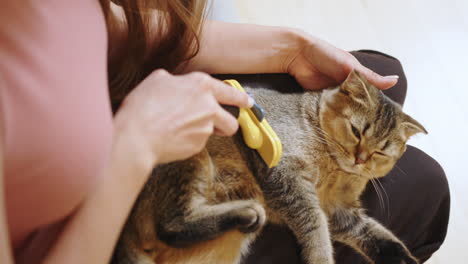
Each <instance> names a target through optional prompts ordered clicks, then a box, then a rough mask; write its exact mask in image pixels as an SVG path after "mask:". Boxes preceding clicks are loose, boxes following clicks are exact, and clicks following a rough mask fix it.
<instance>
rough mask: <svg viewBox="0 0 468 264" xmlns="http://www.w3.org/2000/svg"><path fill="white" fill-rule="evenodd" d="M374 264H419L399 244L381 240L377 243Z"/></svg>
mask: <svg viewBox="0 0 468 264" xmlns="http://www.w3.org/2000/svg"><path fill="white" fill-rule="evenodd" d="M377 247H378V253H377V254H376V256H375V263H376V264H419V261H418V260H417V259H416V258H415V257H414V256H413V255H412V254H411V253H410V252H409V250H408V249H407V248H406V247H405V246H404V245H403V244H401V243H400V242H396V241H388V240H381V241H378V242H377Z"/></svg>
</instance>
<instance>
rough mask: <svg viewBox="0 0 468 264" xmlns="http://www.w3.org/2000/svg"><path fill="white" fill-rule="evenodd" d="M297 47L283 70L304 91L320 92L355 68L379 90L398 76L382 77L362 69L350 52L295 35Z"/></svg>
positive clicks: (320, 41) (340, 80)
mask: <svg viewBox="0 0 468 264" xmlns="http://www.w3.org/2000/svg"><path fill="white" fill-rule="evenodd" d="M298 34H299V35H300V36H302V37H300V38H298V39H299V40H298V41H299V42H300V44H299V45H297V47H298V48H297V49H296V51H295V52H293V53H292V54H291V55H290V59H289V60H286V61H287V63H288V64H286V65H285V66H284V68H285V69H284V71H285V72H288V73H289V74H291V75H292V76H294V77H295V78H296V80H297V81H298V82H299V83H300V84H301V85H302V87H304V88H305V89H321V88H326V87H330V86H333V85H337V84H339V83H341V82H343V81H344V80H345V79H346V77H347V76H348V74H349V73H350V72H351V70H353V69H355V70H357V71H359V72H361V73H362V74H364V76H366V77H367V79H368V80H369V82H371V83H372V84H374V85H375V86H376V87H377V88H379V89H382V90H384V89H388V88H390V87H392V86H394V85H395V84H396V83H397V81H398V76H396V75H393V76H381V75H379V74H377V73H375V72H373V71H371V70H370V69H368V68H366V67H364V66H363V65H362V64H361V63H359V61H358V60H357V59H356V58H355V57H354V56H353V55H351V54H350V53H349V52H346V51H343V50H340V49H338V48H336V47H334V46H332V45H330V44H329V43H327V42H325V41H323V40H320V39H317V38H314V37H312V36H309V35H307V34H305V33H298Z"/></svg>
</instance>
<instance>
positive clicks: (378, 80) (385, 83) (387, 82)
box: [358, 65, 399, 90]
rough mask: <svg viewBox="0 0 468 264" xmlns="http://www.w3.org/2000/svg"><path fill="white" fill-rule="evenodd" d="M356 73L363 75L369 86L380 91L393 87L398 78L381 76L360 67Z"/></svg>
mask: <svg viewBox="0 0 468 264" xmlns="http://www.w3.org/2000/svg"><path fill="white" fill-rule="evenodd" d="M358 71H359V72H360V73H361V74H363V75H364V76H365V77H366V79H367V80H368V81H369V82H370V83H371V84H373V85H375V86H376V87H377V88H379V89H380V90H386V89H388V88H391V87H393V86H395V84H397V82H398V78H399V76H398V75H389V76H382V75H380V74H378V73H376V72H374V71H372V70H370V69H368V68H366V67H364V66H362V65H361V66H360V67H359V68H358Z"/></svg>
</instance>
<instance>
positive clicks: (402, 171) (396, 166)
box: [395, 164, 408, 176]
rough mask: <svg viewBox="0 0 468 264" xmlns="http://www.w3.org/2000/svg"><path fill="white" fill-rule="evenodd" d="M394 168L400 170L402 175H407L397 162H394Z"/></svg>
mask: <svg viewBox="0 0 468 264" xmlns="http://www.w3.org/2000/svg"><path fill="white" fill-rule="evenodd" d="M395 168H397V169H398V170H400V172H401V173H403V174H404V175H406V176H408V174H407V173H406V172H405V171H404V170H403V169H401V168H400V167H399V166H398V165H397V164H395Z"/></svg>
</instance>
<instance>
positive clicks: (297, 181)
mask: <svg viewBox="0 0 468 264" xmlns="http://www.w3.org/2000/svg"><path fill="white" fill-rule="evenodd" d="M275 78H279V79H277V80H279V81H278V83H281V82H285V83H286V84H287V85H289V86H295V87H297V83H295V82H294V81H293V80H292V79H289V77H286V76H277V77H275ZM253 86H255V85H250V87H244V88H246V90H248V91H249V92H250V93H252V94H253V95H254V98H255V99H256V100H257V102H258V103H259V105H261V106H262V107H263V108H264V109H265V112H266V114H267V119H268V121H269V123H270V124H271V126H272V127H273V128H274V129H275V131H276V132H277V134H278V135H279V137H280V138H281V141H282V143H283V157H282V160H281V162H280V164H279V166H278V167H276V168H274V169H267V168H266V167H265V165H264V164H263V162H262V161H261V160H260V158H259V157H258V155H257V154H256V153H255V152H253V151H252V150H249V149H247V148H246V147H245V146H244V144H243V143H242V140H241V138H240V136H239V135H237V136H236V137H233V138H220V137H215V136H214V137H212V138H211V139H210V140H209V142H208V145H207V147H206V149H205V150H204V151H203V152H202V153H200V154H198V155H196V156H195V157H193V158H190V159H188V160H184V161H179V162H173V163H170V164H165V165H162V166H159V167H158V168H156V169H155V170H154V172H153V175H152V176H151V178H150V179H149V181H148V183H147V184H146V187H145V189H144V190H143V192H142V194H141V195H140V197H139V199H138V202H137V204H136V205H135V207H134V209H133V211H132V213H131V216H130V217H129V220H128V222H127V224H126V226H125V228H124V230H123V233H122V235H121V238H120V241H119V244H118V246H117V248H116V252H115V254H114V258H113V262H114V263H239V261H240V259H241V256H242V254H243V253H245V252H246V251H247V249H248V245H249V243H250V242H251V241H252V240H253V239H254V238H255V236H256V235H257V234H258V233H259V232H260V230H261V228H262V226H263V225H264V224H265V222H266V221H271V222H274V223H279V224H285V225H287V226H288V227H289V228H290V229H291V230H292V231H293V233H294V235H295V236H296V238H297V241H298V242H299V244H300V245H301V248H302V256H303V258H304V260H305V262H306V263H308V264H331V263H334V259H333V250H332V240H336V241H340V242H343V243H345V244H347V245H349V246H351V247H353V248H354V249H356V250H357V251H358V252H360V253H361V254H362V255H364V256H365V257H366V258H367V259H368V260H369V262H370V263H378V264H381V263H408V264H414V263H417V260H416V259H415V258H414V257H412V255H411V253H410V252H409V251H408V249H407V248H406V247H405V246H404V244H403V243H402V242H401V241H400V240H399V239H398V238H396V237H395V236H394V235H393V234H392V233H391V232H390V231H388V230H387V229H386V228H385V227H383V226H382V225H380V224H379V223H378V222H376V221H375V220H373V219H372V218H370V217H368V216H367V215H366V214H365V212H364V210H363V209H362V208H361V203H360V200H359V197H360V195H361V193H362V192H363V190H364V188H365V186H366V185H367V183H368V182H369V181H370V180H372V179H375V178H378V177H383V176H384V175H385V174H387V173H388V172H389V171H390V169H391V168H392V167H393V166H394V164H395V162H396V161H397V159H399V158H400V157H401V155H402V154H403V152H404V151H405V143H406V141H407V139H408V138H409V137H410V136H411V135H413V134H415V133H418V132H425V130H424V128H423V127H422V126H421V125H420V124H419V123H417V122H416V121H415V120H413V119H412V118H411V117H409V116H407V115H406V114H404V113H403V112H402V110H401V107H400V106H399V105H398V104H396V103H394V102H392V101H391V100H390V99H389V98H387V97H386V96H385V95H383V93H381V92H380V91H378V90H377V89H376V88H375V87H373V86H372V85H370V84H369V83H368V82H367V81H366V80H365V79H364V78H363V77H362V76H361V75H360V74H359V73H356V72H352V73H351V74H350V75H349V77H348V79H347V80H346V81H345V82H344V83H343V84H342V85H340V86H339V87H335V88H330V89H326V90H322V91H309V92H303V91H301V90H297V89H296V90H294V89H289V90H288V89H285V88H279V89H266V88H264V86H268V85H265V83H263V84H262V85H261V87H253Z"/></svg>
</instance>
